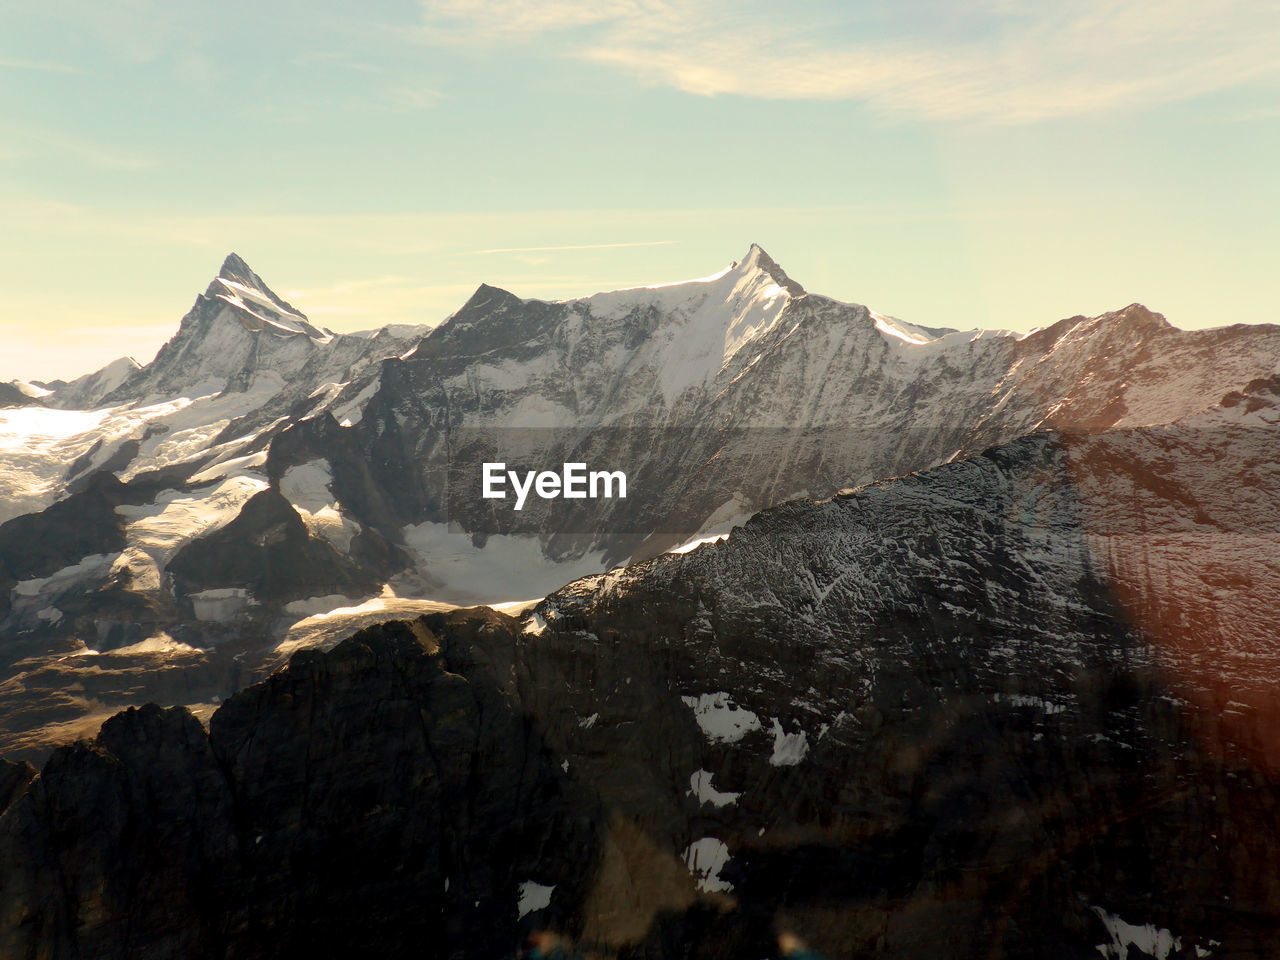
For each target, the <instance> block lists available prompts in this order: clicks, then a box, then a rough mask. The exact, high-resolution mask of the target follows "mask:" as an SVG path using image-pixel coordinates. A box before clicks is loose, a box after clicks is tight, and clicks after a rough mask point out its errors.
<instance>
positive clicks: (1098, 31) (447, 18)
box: [424, 0, 1280, 123]
mask: <svg viewBox="0 0 1280 960" xmlns="http://www.w3.org/2000/svg"><path fill="white" fill-rule="evenodd" d="M866 6H867V7H868V8H871V9H876V10H879V12H880V16H878V17H876V18H868V17H865V16H862V17H860V18H859V16H858V15H855V14H852V13H848V14H845V15H843V16H837V15H836V14H835V13H833V12H831V11H830V10H828V11H826V12H819V13H816V14H814V15H813V17H811V18H809V19H807V20H806V18H805V17H804V16H795V15H794V13H793V12H792V11H790V10H788V11H786V12H783V11H781V9H780V8H774V9H775V10H776V11H777V12H770V11H769V10H768V9H765V8H763V7H759V6H752V4H751V3H750V0H744V2H743V3H739V4H735V6H734V8H733V9H732V10H730V9H729V8H728V7H727V6H726V5H724V4H719V3H716V2H714V0H688V2H685V3H681V4H679V5H678V6H676V5H673V4H668V3H665V2H662V0H605V2H577V0H555V2H551V3H540V2H537V0H495V2H488V0H426V2H425V5H424V10H425V15H424V36H425V37H426V38H427V39H429V40H430V39H433V38H440V37H446V36H447V37H449V38H450V39H453V40H467V39H470V40H471V41H473V42H520V41H523V40H532V39H533V38H535V37H536V38H538V40H539V42H540V43H542V44H544V45H549V47H550V48H551V49H552V50H554V51H556V52H557V53H558V54H559V55H562V56H568V57H573V58H577V59H582V60H586V61H589V62H594V63H599V64H602V65H607V66H609V67H612V68H615V69H619V70H623V71H626V72H628V73H630V74H633V75H634V76H635V77H636V78H637V79H638V80H639V81H641V82H643V83H649V84H661V85H666V86H671V87H675V88H677V89H680V90H683V91H686V92H688V93H691V94H697V95H701V96H716V95H721V94H733V95H739V96H747V97H757V98H766V99H815V100H854V101H862V102H865V103H866V104H868V105H869V106H870V107H871V108H873V109H875V110H877V111H878V112H880V113H882V114H885V115H890V116H907V117H916V118H925V119H931V120H937V119H942V120H973V119H977V120H983V121H991V122H997V123H1028V122H1035V121H1039V120H1044V119H1049V118H1053V117H1062V116H1076V115H1088V114H1096V113H1101V112H1107V111H1115V110H1121V109H1131V108H1142V107H1148V106H1151V105H1156V104H1161V103H1168V102H1174V101H1179V100H1185V99H1189V98H1192V97H1196V96H1200V95H1203V94H1207V93H1213V92H1216V91H1221V90H1226V89H1231V88H1234V87H1239V86H1243V85H1247V84H1252V83H1258V82H1275V81H1276V80H1277V79H1280V58H1277V57H1276V56H1275V51H1276V50H1277V49H1280V14H1278V13H1277V8H1276V7H1275V4H1274V3H1272V2H1270V0H1219V2H1217V3H1213V4H1206V3H1204V2H1203V0H1195V2H1193V0H1167V2H1165V3H1162V4H1157V5H1153V4H1150V3H1147V2H1145V0H1062V2H1060V3H1056V4H1043V5H1031V4H1017V3H1010V2H1006V0H987V2H985V3H979V4H977V5H976V6H977V7H979V8H981V11H980V12H981V17H977V16H975V17H974V18H973V23H972V24H967V25H965V26H966V27H967V28H966V29H956V27H955V24H953V23H950V22H945V23H944V22H943V21H942V20H941V19H940V17H939V13H940V11H939V9H937V5H936V4H931V3H928V2H925V0H909V2H903V3H900V4H897V5H896V6H895V7H894V8H893V9H890V8H888V7H884V8H883V9H881V8H880V7H879V6H878V5H877V4H875V3H872V4H868V5H866ZM845 9H847V10H851V9H853V8H845ZM858 10H859V11H860V12H861V11H862V7H861V5H860V7H859V8H858ZM935 21H936V22H935ZM930 24H933V25H932V26H930ZM922 25H923V26H922Z"/></svg>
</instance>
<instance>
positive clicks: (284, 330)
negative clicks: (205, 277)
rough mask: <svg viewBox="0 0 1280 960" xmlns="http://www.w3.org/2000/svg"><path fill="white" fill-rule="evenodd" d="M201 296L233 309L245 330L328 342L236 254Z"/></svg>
mask: <svg viewBox="0 0 1280 960" xmlns="http://www.w3.org/2000/svg"><path fill="white" fill-rule="evenodd" d="M204 295H205V296H206V297H207V298H209V299H210V300H220V301H222V302H223V303H226V304H229V305H230V306H231V307H233V308H234V309H235V311H236V315H237V316H238V317H239V318H240V320H241V322H242V323H243V324H244V326H245V329H248V330H261V329H267V330H269V331H270V332H271V333H273V334H276V335H285V334H305V335H306V336H308V337H311V338H312V339H313V340H319V341H323V342H327V341H328V340H330V339H332V338H331V335H330V334H329V333H328V332H327V331H324V330H320V329H318V328H316V327H314V326H312V325H311V323H309V322H308V321H307V317H306V314H304V313H303V312H302V311H301V310H299V309H298V308H297V307H295V306H294V305H293V304H291V303H289V302H288V301H286V300H284V299H282V298H280V297H279V296H277V295H276V292H275V291H274V290H272V289H271V288H270V287H269V286H267V284H266V281H264V280H263V279H262V278H261V277H260V276H258V275H257V274H256V273H254V272H253V270H252V269H250V267H249V265H248V264H247V263H245V261H244V259H243V258H242V257H241V256H240V255H239V254H237V253H229V254H227V257H226V259H225V260H223V261H222V267H221V269H220V270H218V275H217V276H216V277H214V278H213V282H212V283H210V284H209V288H208V289H207V290H206V291H205V294H204Z"/></svg>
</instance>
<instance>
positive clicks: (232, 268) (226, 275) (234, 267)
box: [218, 251, 262, 283]
mask: <svg viewBox="0 0 1280 960" xmlns="http://www.w3.org/2000/svg"><path fill="white" fill-rule="evenodd" d="M218 276H219V277H221V278H222V279H224V280H239V281H240V282H242V283H246V282H247V283H253V282H254V281H257V282H258V283H261V282H262V279H261V278H260V277H259V276H258V275H257V274H256V273H254V272H253V271H252V270H250V269H249V265H248V264H247V263H245V262H244V259H243V258H242V257H241V256H240V254H238V253H235V252H234V251H232V252H231V253H228V254H227V257H226V259H225V260H223V261H222V268H221V269H220V270H219V271H218Z"/></svg>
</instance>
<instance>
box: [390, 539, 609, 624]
mask: <svg viewBox="0 0 1280 960" xmlns="http://www.w3.org/2000/svg"><path fill="white" fill-rule="evenodd" d="M404 542H405V544H406V546H408V547H409V548H410V549H411V550H413V551H414V552H415V553H416V554H417V555H418V558H419V560H420V566H421V567H422V569H424V570H427V571H428V572H429V579H425V578H424V579H421V580H419V581H415V582H412V583H409V582H407V581H402V580H400V579H398V580H396V581H393V583H394V585H395V586H396V591H397V592H398V593H403V594H412V595H415V596H421V597H430V598H431V599H433V600H440V601H443V602H446V603H457V604H476V603H483V604H489V605H492V604H494V603H504V602H507V601H510V600H512V599H513V598H516V597H531V596H546V595H547V594H548V593H550V592H551V591H552V590H556V589H558V588H560V587H562V586H564V585H565V584H566V583H568V582H570V581H571V580H577V579H579V578H580V577H585V576H588V575H590V574H593V573H599V572H600V571H601V569H602V568H603V567H604V551H600V552H598V553H590V554H587V555H586V556H584V557H581V558H580V559H578V560H570V561H565V562H556V561H554V560H550V559H548V558H547V557H546V556H544V555H543V552H542V544H541V541H539V540H538V538H536V537H527V536H509V535H498V536H491V537H489V538H488V541H487V542H486V543H485V546H484V547H477V546H475V544H474V543H472V540H471V536H470V534H466V533H462V532H460V531H458V530H457V529H456V528H455V529H451V528H450V526H449V525H448V524H444V523H421V524H418V525H416V526H409V527H405V528H404Z"/></svg>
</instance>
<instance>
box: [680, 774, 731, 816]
mask: <svg viewBox="0 0 1280 960" xmlns="http://www.w3.org/2000/svg"><path fill="white" fill-rule="evenodd" d="M712 776H714V775H713V774H712V773H710V772H709V771H707V770H695V771H694V772H693V775H692V776H690V777H689V792H688V794H687V796H690V797H696V798H697V800H698V802H699V803H709V804H711V805H712V806H713V807H727V806H728V805H729V804H731V803H737V802H738V798H739V797H740V796H742V794H741V793H721V792H720V791H719V790H717V789H716V788H715V787H713V786H712V785H711V778H712Z"/></svg>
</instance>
